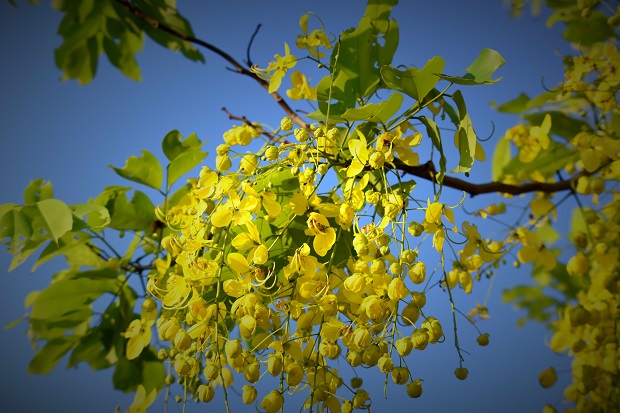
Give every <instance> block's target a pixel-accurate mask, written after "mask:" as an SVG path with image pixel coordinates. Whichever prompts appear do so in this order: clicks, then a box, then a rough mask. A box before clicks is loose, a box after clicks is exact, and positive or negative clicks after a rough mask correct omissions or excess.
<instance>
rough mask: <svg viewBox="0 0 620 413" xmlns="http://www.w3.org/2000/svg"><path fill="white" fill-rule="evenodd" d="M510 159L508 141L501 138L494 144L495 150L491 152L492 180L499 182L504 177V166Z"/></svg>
mask: <svg viewBox="0 0 620 413" xmlns="http://www.w3.org/2000/svg"><path fill="white" fill-rule="evenodd" d="M511 159H512V153H511V149H510V141H509V140H508V139H503V138H501V139H500V140H499V142H497V145H496V146H495V152H493V171H492V179H493V181H495V182H499V181H501V180H502V178H503V177H504V168H505V167H506V165H508V164H509V163H510V160H511Z"/></svg>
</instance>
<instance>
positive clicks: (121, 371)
mask: <svg viewBox="0 0 620 413" xmlns="http://www.w3.org/2000/svg"><path fill="white" fill-rule="evenodd" d="M164 379H165V370H164V364H163V363H162V362H161V361H159V360H158V359H157V357H156V354H155V353H154V350H153V347H151V346H149V347H147V348H146V349H144V351H142V353H141V354H140V357H138V358H137V359H134V360H131V361H130V360H127V358H126V357H120V358H119V359H118V363H117V364H116V368H115V369H114V375H113V377H112V382H113V383H114V388H115V389H118V390H122V391H125V392H130V391H135V390H136V388H137V387H138V385H140V384H142V385H143V386H144V388H145V389H146V391H147V393H148V392H150V391H151V390H152V389H158V390H159V389H161V388H162V387H163V386H164Z"/></svg>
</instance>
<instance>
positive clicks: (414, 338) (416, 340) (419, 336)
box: [411, 328, 429, 350]
mask: <svg viewBox="0 0 620 413" xmlns="http://www.w3.org/2000/svg"><path fill="white" fill-rule="evenodd" d="M428 338H429V336H428V330H427V329H426V328H416V329H415V330H413V333H412V334H411V342H412V343H413V348H415V349H416V350H424V349H425V348H426V346H428Z"/></svg>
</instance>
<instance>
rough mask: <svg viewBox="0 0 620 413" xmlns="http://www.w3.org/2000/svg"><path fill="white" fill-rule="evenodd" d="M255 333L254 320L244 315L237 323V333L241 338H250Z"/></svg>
mask: <svg viewBox="0 0 620 413" xmlns="http://www.w3.org/2000/svg"><path fill="white" fill-rule="evenodd" d="M255 332H256V319H255V318H254V317H252V316H251V315H246V316H243V318H241V320H240V321H239V333H240V334H241V337H243V338H246V339H247V338H252V336H253V335H254V333H255Z"/></svg>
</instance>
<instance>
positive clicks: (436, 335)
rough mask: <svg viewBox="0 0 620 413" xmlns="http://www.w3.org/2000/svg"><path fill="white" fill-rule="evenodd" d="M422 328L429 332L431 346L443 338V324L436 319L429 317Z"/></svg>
mask: <svg viewBox="0 0 620 413" xmlns="http://www.w3.org/2000/svg"><path fill="white" fill-rule="evenodd" d="M422 328H426V329H427V330H428V341H429V342H430V343H431V344H435V343H436V342H437V341H439V339H440V338H441V337H442V336H443V329H442V328H441V324H440V323H439V320H437V319H436V318H435V317H428V318H427V319H426V321H424V322H423V323H422Z"/></svg>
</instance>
